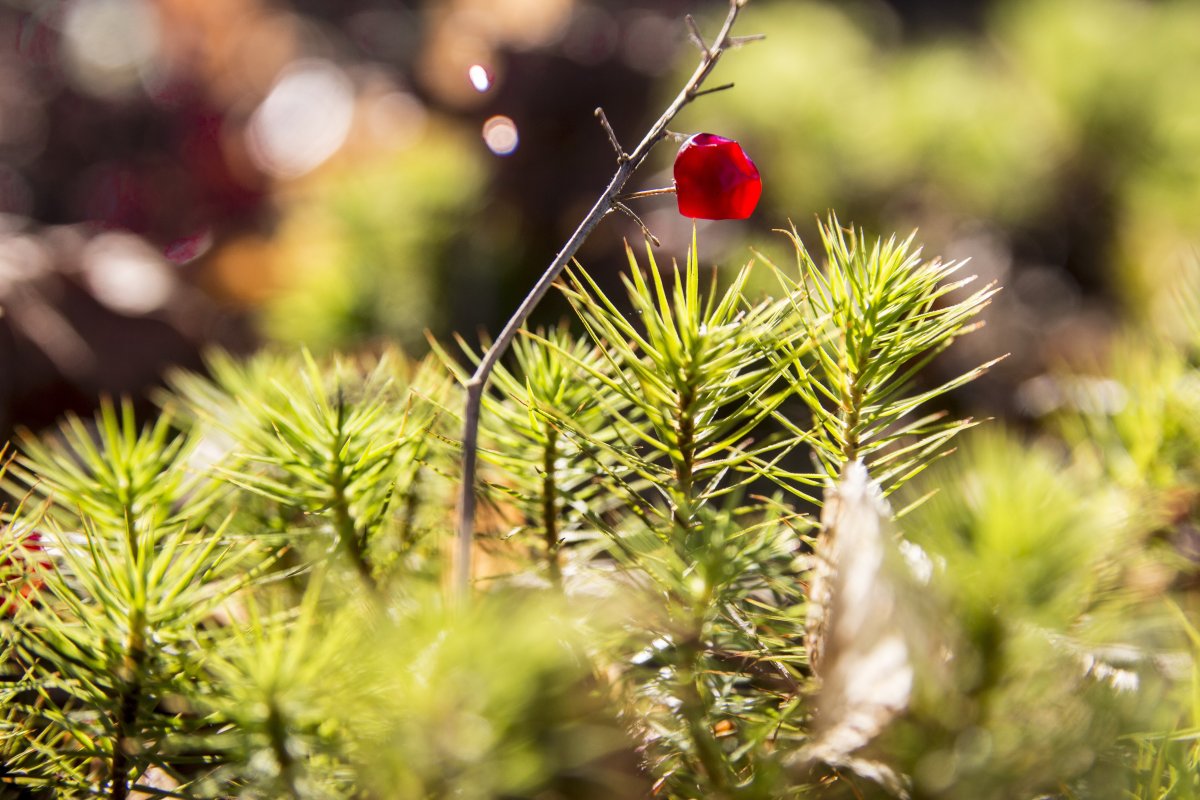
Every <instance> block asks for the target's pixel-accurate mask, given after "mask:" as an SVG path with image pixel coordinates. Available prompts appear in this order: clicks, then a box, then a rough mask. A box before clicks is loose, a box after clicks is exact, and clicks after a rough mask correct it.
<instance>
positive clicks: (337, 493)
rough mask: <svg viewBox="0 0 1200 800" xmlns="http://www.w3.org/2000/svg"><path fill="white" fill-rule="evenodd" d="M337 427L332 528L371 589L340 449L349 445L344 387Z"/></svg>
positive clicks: (332, 469)
mask: <svg viewBox="0 0 1200 800" xmlns="http://www.w3.org/2000/svg"><path fill="white" fill-rule="evenodd" d="M337 402H338V406H337V429H336V436H335V437H334V438H335V441H334V443H333V448H332V453H333V457H332V461H331V463H330V465H329V486H330V488H332V489H333V498H332V501H333V502H332V503H331V506H332V508H333V529H334V533H335V534H336V535H337V537H338V544H339V545H340V546H341V547H342V548H343V549H344V550H345V551H346V553H347V555H349V556H350V561H351V562H352V563H353V564H354V568H355V569H356V570H358V574H359V575H361V576H362V579H363V581H364V582H365V583H366V584H367V586H369V587H371V588H372V589H375V588H377V587H376V586H375V579H374V577H373V576H372V575H371V564H370V562H369V561H367V555H366V553H365V552H363V542H362V541H361V540H360V539H359V537H358V526H357V525H355V524H354V518H353V517H352V516H351V515H350V498H349V496H348V495H347V494H346V489H347V486H346V467H345V465H344V464H343V463H342V459H341V455H340V454H341V452H342V448H343V447H345V444H346V434H345V425H346V419H345V403H344V402H343V401H342V397H341V390H340V389H339V390H338V401H337Z"/></svg>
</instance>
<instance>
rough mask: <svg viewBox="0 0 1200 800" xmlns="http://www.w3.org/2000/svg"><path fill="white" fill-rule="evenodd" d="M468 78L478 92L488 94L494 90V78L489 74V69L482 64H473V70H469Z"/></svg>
mask: <svg viewBox="0 0 1200 800" xmlns="http://www.w3.org/2000/svg"><path fill="white" fill-rule="evenodd" d="M467 77H468V78H469V79H470V81H471V85H472V86H474V87H475V91H477V92H486V91H487V90H488V89H490V88H492V76H491V75H489V74H488V71H487V67H485V66H483V65H482V64H472V65H471V68H470V69H468V70H467Z"/></svg>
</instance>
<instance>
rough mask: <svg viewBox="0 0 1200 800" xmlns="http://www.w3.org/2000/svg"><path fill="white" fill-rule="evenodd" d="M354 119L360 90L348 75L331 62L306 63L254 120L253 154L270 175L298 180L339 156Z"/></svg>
mask: <svg viewBox="0 0 1200 800" xmlns="http://www.w3.org/2000/svg"><path fill="white" fill-rule="evenodd" d="M353 119H354V87H353V85H352V84H351V83H350V81H349V79H348V78H347V77H346V75H345V73H344V72H342V70H341V69H339V68H338V67H337V65H335V64H333V63H331V62H329V61H320V60H306V61H301V62H299V63H297V64H293V65H292V66H291V67H289V68H288V69H287V70H286V71H285V72H284V74H283V75H282V76H281V77H280V78H279V81H278V82H277V83H276V84H275V87H274V88H273V89H272V90H271V93H270V94H268V95H267V98H266V99H265V100H263V102H262V105H260V106H259V107H258V109H257V110H255V112H254V115H253V116H252V117H251V120H250V126H249V128H248V129H247V136H248V140H249V146H250V153H251V155H252V156H253V157H254V159H255V161H256V163H257V164H258V165H259V166H260V167H261V168H262V169H263V170H264V171H266V172H267V173H269V174H271V175H274V176H275V177H278V178H297V177H300V176H301V175H304V174H305V173H307V172H311V171H312V170H313V169H316V168H317V167H318V166H320V165H321V164H322V163H323V162H325V161H326V160H327V159H328V158H329V157H330V156H332V155H333V154H334V153H335V152H337V150H338V148H339V147H341V146H342V144H343V143H344V142H345V141H346V137H347V135H348V134H349V133H350V125H351V122H352V121H353Z"/></svg>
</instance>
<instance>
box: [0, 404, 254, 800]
mask: <svg viewBox="0 0 1200 800" xmlns="http://www.w3.org/2000/svg"><path fill="white" fill-rule="evenodd" d="M165 419H166V417H165V416H164V418H163V419H162V420H160V421H159V422H158V423H157V424H155V425H154V426H150V427H147V428H144V429H142V430H141V431H140V432H139V430H138V428H137V426H136V423H135V422H134V420H133V416H132V412H130V411H129V410H128V406H126V411H125V413H124V414H122V415H121V416H120V417H118V416H117V414H116V412H115V410H114V409H113V407H112V406H106V407H104V408H103V409H102V410H101V412H100V413H99V415H98V420H97V421H98V430H99V431H100V432H101V433H100V434H99V441H98V442H94V441H92V440H91V439H90V437H89V434H88V431H87V428H86V426H84V425H83V423H82V422H80V421H78V420H72V421H71V422H69V423H68V428H67V434H66V436H65V439H66V444H62V445H57V446H51V445H45V446H34V447H31V448H30V449H29V451H28V452H27V454H26V455H25V456H24V457H23V458H22V461H21V466H20V468H19V469H20V472H19V473H17V475H18V477H19V478H21V479H22V480H29V478H30V477H31V476H33V475H41V474H43V473H45V474H48V475H50V476H52V478H51V479H49V480H46V481H45V482H41V483H37V484H35V486H34V487H33V489H34V491H35V492H38V493H40V494H42V495H43V500H42V502H41V503H40V504H36V505H34V504H25V505H23V506H21V507H19V508H18V509H17V511H16V512H15V513H14V516H13V517H12V519H11V522H10V530H14V529H15V530H37V531H38V532H39V536H40V537H41V539H42V540H43V541H45V549H44V552H45V554H46V555H47V556H48V557H49V560H48V562H47V564H45V565H43V566H42V568H41V569H40V570H39V575H38V580H39V582H40V587H39V589H38V591H37V592H36V593H33V594H31V595H29V596H28V597H26V598H24V601H23V602H22V604H21V606H20V607H19V608H17V609H16V611H15V612H14V613H13V615H12V623H11V633H10V637H11V639H10V641H11V660H10V661H9V670H10V671H14V670H15V675H17V676H18V679H17V680H16V681H15V682H10V683H8V684H6V685H5V686H4V689H3V692H4V702H5V705H6V706H7V707H8V709H9V712H10V714H9V725H10V726H11V727H10V730H9V731H8V736H10V737H12V738H11V740H10V741H11V744H10V747H11V750H10V752H11V753H12V755H11V757H10V759H9V774H8V776H7V780H8V782H9V783H11V784H13V785H18V786H27V787H32V788H39V787H40V788H50V787H52V788H53V790H54V791H55V793H56V796H59V797H64V798H70V797H94V796H103V797H108V798H113V800H123V798H126V797H128V796H130V793H131V792H134V791H140V790H142V789H146V790H151V789H152V788H153V787H151V786H150V783H152V782H154V776H155V775H165V776H167V777H168V778H169V780H170V781H171V782H172V783H174V784H185V783H187V781H188V779H189V778H188V775H187V773H186V769H187V768H186V767H185V766H184V765H185V764H187V763H193V762H194V760H195V759H197V758H200V759H201V760H203V758H204V756H203V754H197V753H188V752H184V751H183V749H182V748H181V742H182V741H183V739H184V738H185V737H184V736H183V735H185V734H186V733H187V732H189V731H191V730H195V729H197V728H199V727H200V726H202V725H203V721H202V720H201V719H200V717H199V716H198V715H196V713H195V712H194V709H193V707H192V706H191V703H190V698H191V696H192V695H193V692H194V688H195V685H196V682H197V680H198V670H199V665H200V663H201V662H202V661H203V656H204V651H205V647H206V645H205V644H204V643H203V636H202V635H201V631H202V629H203V628H204V627H205V626H206V625H207V623H208V621H209V620H210V619H212V618H213V617H214V616H215V615H217V614H218V610H219V609H220V607H222V605H223V604H225V603H226V602H227V601H228V600H229V598H230V597H231V596H232V594H233V593H234V592H236V591H238V590H240V589H242V588H244V587H247V586H249V585H252V584H253V583H254V582H255V581H256V580H258V578H259V577H260V576H261V574H262V573H263V571H264V570H265V569H267V568H268V567H269V564H270V557H269V554H268V553H265V552H264V551H263V550H262V549H261V548H260V547H259V546H258V545H257V544H256V543H255V542H253V541H250V540H245V539H237V538H235V537H232V536H230V535H228V533H227V530H226V528H225V527H224V526H216V527H214V526H211V525H208V524H207V523H206V517H207V516H209V512H210V511H211V498H210V497H209V496H207V495H206V494H205V493H203V492H200V493H196V494H191V495H188V494H184V493H183V492H182V489H181V487H183V486H186V485H190V484H191V482H190V480H189V479H188V478H187V476H189V475H190V473H189V471H188V469H187V467H186V465H185V463H184V458H185V456H186V454H188V453H190V452H192V450H193V448H194V447H195V443H194V442H193V441H191V440H190V439H189V437H187V436H183V435H180V434H178V433H173V432H172V433H168V430H169V429H168V426H167V422H166V421H165ZM152 477H158V478H159V480H157V481H155V480H153V479H152ZM193 499H194V500H195V502H196V503H197V508H195V509H192V508H190V507H189V506H188V503H189V502H191V501H192V500H193ZM68 503H75V504H76V505H74V506H72V505H68ZM177 504H178V506H177ZM65 522H70V523H72V525H71V527H67V526H66V525H65V524H64V523H65Z"/></svg>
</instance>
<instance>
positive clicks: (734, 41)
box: [725, 33, 767, 50]
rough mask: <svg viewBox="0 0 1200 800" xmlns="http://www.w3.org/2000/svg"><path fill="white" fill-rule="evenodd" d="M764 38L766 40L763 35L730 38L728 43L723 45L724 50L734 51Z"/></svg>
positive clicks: (755, 34) (753, 34)
mask: <svg viewBox="0 0 1200 800" xmlns="http://www.w3.org/2000/svg"><path fill="white" fill-rule="evenodd" d="M765 38H767V35H766V34H765V33H752V34H750V35H749V36H730V37H729V41H728V42H726V43H725V49H726V50H736V49H738V48H739V47H743V46H745V45H748V44H751V43H752V42H761V41H762V40H763V39H765Z"/></svg>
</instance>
